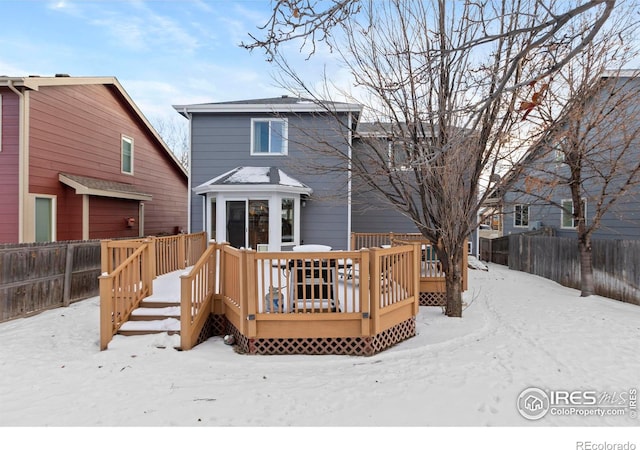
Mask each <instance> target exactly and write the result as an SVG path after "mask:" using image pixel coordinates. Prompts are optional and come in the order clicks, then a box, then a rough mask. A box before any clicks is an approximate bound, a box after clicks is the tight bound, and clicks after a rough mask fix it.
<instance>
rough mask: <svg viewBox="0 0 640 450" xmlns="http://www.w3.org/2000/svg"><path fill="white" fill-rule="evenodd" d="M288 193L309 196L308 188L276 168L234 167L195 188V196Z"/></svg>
mask: <svg viewBox="0 0 640 450" xmlns="http://www.w3.org/2000/svg"><path fill="white" fill-rule="evenodd" d="M256 189H260V190H261V191H269V192H288V193H294V194H306V195H310V194H311V193H312V192H313V189H311V188H310V187H309V186H307V185H306V184H304V183H301V182H300V181H298V180H296V179H295V178H293V177H291V176H289V175H287V174H286V173H285V172H284V171H283V170H281V169H279V168H278V167H242V166H241V167H236V168H235V169H232V170H230V171H228V172H225V173H223V174H222V175H219V176H217V177H215V178H212V179H211V180H209V181H207V182H205V183H202V184H201V185H199V186H196V187H195V188H194V189H193V190H194V192H195V193H196V194H204V193H207V192H219V191H234V192H238V191H252V190H256Z"/></svg>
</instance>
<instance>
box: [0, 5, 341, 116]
mask: <svg viewBox="0 0 640 450" xmlns="http://www.w3.org/2000/svg"><path fill="white" fill-rule="evenodd" d="M0 11H1V12H0V49H1V50H0V75H7V76H26V75H41V76H53V75H55V74H58V73H62V74H69V75H71V76H114V77H116V78H117V79H118V80H119V81H120V83H121V84H122V86H123V87H124V89H125V90H126V91H127V92H128V93H129V95H130V96H131V97H132V99H133V101H134V102H135V103H136V104H137V105H138V106H139V107H140V109H141V110H142V112H143V114H144V115H145V116H146V117H147V118H148V119H149V120H151V122H152V123H154V124H155V122H156V121H157V118H162V119H163V120H168V119H166V118H172V119H171V120H173V118H179V117H180V116H178V114H177V112H175V110H174V109H173V108H172V105H174V104H191V103H205V102H220V101H231V100H244V99H252V98H266V97H276V96H280V95H284V94H290V93H289V92H287V91H286V90H285V89H284V88H282V87H281V86H280V85H279V84H278V82H276V81H275V80H274V77H273V75H274V69H273V67H272V66H271V65H270V64H269V63H267V62H266V60H265V57H264V54H263V53H262V52H261V51H259V50H256V51H253V52H249V51H248V50H245V49H243V48H241V47H240V46H239V44H240V43H241V42H242V41H245V42H247V41H248V40H249V36H248V33H259V30H258V27H259V26H261V25H264V24H265V23H266V22H267V19H268V17H269V12H270V2H269V1H268V0H180V1H178V0H146V1H142V0H0ZM289 50H292V51H291V52H290V54H291V58H292V61H294V62H297V63H300V65H299V66H298V67H299V68H300V70H301V72H302V73H303V74H305V79H308V80H314V79H317V77H318V74H319V73H320V72H321V71H322V67H323V65H324V64H325V63H329V64H330V63H331V58H330V55H328V54H324V53H323V52H322V51H320V52H318V54H316V55H315V57H314V59H313V63H311V62H305V61H304V55H300V54H299V53H298V52H297V49H293V48H290V49H289ZM285 51H287V50H286V49H285ZM333 74H334V75H335V74H336V70H334V71H333Z"/></svg>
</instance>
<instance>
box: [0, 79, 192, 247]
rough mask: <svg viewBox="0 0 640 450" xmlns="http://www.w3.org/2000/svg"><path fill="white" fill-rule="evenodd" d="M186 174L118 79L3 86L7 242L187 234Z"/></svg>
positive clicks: (1, 199) (1, 168)
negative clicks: (181, 232)
mask: <svg viewBox="0 0 640 450" xmlns="http://www.w3.org/2000/svg"><path fill="white" fill-rule="evenodd" d="M187 181H188V176H187V173H186V170H185V169H184V168H183V167H182V165H181V164H180V163H179V161H178V160H177V159H176V157H175V156H174V155H173V153H172V152H171V151H170V149H169V148H168V147H167V146H166V144H165V143H164V142H163V140H162V138H161V137H160V136H159V135H158V133H157V132H156V130H155V129H154V128H153V126H152V125H151V124H150V123H149V121H148V120H147V119H146V118H145V116H144V115H143V114H142V112H141V111H140V110H139V108H138V107H137V106H136V104H135V103H134V102H133V100H132V99H131V98H130V97H129V95H128V94H127V92H126V91H125V90H124V88H123V87H122V85H121V84H120V83H119V82H118V80H117V79H116V78H113V77H69V76H66V75H59V76H55V77H37V76H30V77H6V76H5V77H0V194H1V195H0V212H1V213H0V243H18V242H40V241H42V242H46V241H56V240H81V239H85V240H86V239H102V238H115V237H137V236H143V235H153V234H165V233H174V232H176V231H179V230H186V226H187V206H186V199H187Z"/></svg>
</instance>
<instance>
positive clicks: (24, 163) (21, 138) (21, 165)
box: [7, 80, 29, 243]
mask: <svg viewBox="0 0 640 450" xmlns="http://www.w3.org/2000/svg"><path fill="white" fill-rule="evenodd" d="M7 86H8V87H9V89H11V91H13V92H14V93H15V94H16V95H17V96H18V99H19V100H20V101H19V112H18V129H19V130H20V131H19V133H18V242H19V243H22V242H24V204H25V197H26V193H27V192H28V189H25V183H27V186H28V180H29V172H28V170H29V155H28V154H27V151H26V148H25V142H26V138H25V136H26V133H27V131H26V129H25V124H26V120H25V104H24V103H25V99H24V94H23V93H22V92H20V91H19V90H18V89H17V88H16V87H15V86H14V85H13V80H7Z"/></svg>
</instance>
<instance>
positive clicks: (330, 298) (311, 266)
mask: <svg viewBox="0 0 640 450" xmlns="http://www.w3.org/2000/svg"><path fill="white" fill-rule="evenodd" d="M336 274H337V265H336V263H335V261H325V260H302V259H297V260H291V261H289V276H290V280H289V299H290V300H289V308H290V310H291V311H292V312H339V311H340V310H339V308H338V307H337V306H336V299H337V298H338V294H337V289H338V284H337V276H336Z"/></svg>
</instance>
